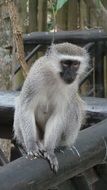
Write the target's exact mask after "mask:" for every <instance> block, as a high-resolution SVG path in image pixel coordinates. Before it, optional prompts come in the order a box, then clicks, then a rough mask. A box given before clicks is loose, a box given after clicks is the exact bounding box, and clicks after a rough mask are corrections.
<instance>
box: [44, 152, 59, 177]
mask: <svg viewBox="0 0 107 190" xmlns="http://www.w3.org/2000/svg"><path fill="white" fill-rule="evenodd" d="M41 154H42V155H43V157H44V158H45V159H47V160H48V162H49V164H50V167H51V169H52V171H53V172H54V173H56V172H57V171H58V169H59V164H58V160H57V157H56V156H55V153H54V152H51V151H49V150H42V152H41Z"/></svg>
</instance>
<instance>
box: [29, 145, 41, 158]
mask: <svg viewBox="0 0 107 190" xmlns="http://www.w3.org/2000/svg"><path fill="white" fill-rule="evenodd" d="M40 148H41V146H40V143H35V144H33V146H31V144H30V147H29V149H28V151H27V155H28V158H30V159H35V158H40V157H42V158H43V155H42V154H41V152H40V151H39V150H40Z"/></svg>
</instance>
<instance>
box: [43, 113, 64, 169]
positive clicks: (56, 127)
mask: <svg viewBox="0 0 107 190" xmlns="http://www.w3.org/2000/svg"><path fill="white" fill-rule="evenodd" d="M61 118H62V117H61V116H59V117H58V114H57V115H55V116H54V117H53V116H52V117H51V118H50V119H49V120H48V122H47V124H46V129H45V135H44V157H45V158H46V159H48V161H49V163H50V166H51V169H52V170H53V171H54V172H57V171H58V168H59V165H58V160H57V158H56V156H55V153H54V149H55V147H56V146H57V145H58V143H59V141H60V138H61V134H62V130H63V124H62V123H63V121H62V120H61Z"/></svg>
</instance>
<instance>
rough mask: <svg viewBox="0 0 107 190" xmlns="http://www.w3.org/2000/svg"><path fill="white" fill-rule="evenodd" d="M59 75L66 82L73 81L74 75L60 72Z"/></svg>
mask: <svg viewBox="0 0 107 190" xmlns="http://www.w3.org/2000/svg"><path fill="white" fill-rule="evenodd" d="M60 76H61V78H62V80H63V81H64V82H65V83H66V84H71V83H73V82H74V80H75V78H76V76H71V74H70V75H65V74H64V73H62V72H60Z"/></svg>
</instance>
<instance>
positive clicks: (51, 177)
mask: <svg viewBox="0 0 107 190" xmlns="http://www.w3.org/2000/svg"><path fill="white" fill-rule="evenodd" d="M106 139H107V119H106V120H104V121H102V122H100V123H98V124H97V125H95V126H93V127H90V128H87V129H85V130H83V131H81V132H80V134H79V136H78V139H77V142H76V144H75V148H73V150H65V151H64V153H57V157H58V161H59V167H60V168H59V171H58V173H57V174H54V173H53V172H52V171H51V170H50V167H49V164H48V162H47V161H46V160H43V159H35V160H29V159H27V158H26V157H21V158H19V159H17V160H15V161H13V162H11V163H9V164H7V165H6V166H4V167H1V168H0V190H31V189H32V190H35V189H36V190H44V189H48V188H50V187H53V186H57V185H59V184H61V183H62V182H64V181H65V180H67V179H69V178H71V177H73V176H75V175H77V174H79V173H81V172H83V171H85V170H87V169H89V168H91V167H93V166H95V165H97V164H100V163H104V162H105V161H106V158H107V147H106V145H107V141H106Z"/></svg>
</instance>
